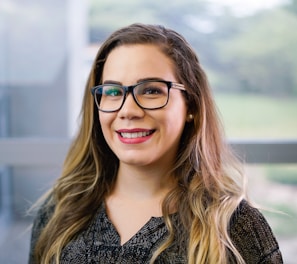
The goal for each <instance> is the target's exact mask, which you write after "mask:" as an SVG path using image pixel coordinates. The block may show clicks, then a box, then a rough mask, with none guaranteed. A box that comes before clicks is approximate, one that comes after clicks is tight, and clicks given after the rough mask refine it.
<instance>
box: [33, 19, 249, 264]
mask: <svg viewBox="0 0 297 264" xmlns="http://www.w3.org/2000/svg"><path fill="white" fill-rule="evenodd" d="M133 44H151V45H156V46H157V47H159V48H160V50H161V51H162V52H163V53H164V54H165V55H166V56H168V57H169V58H170V59H171V60H172V61H173V63H174V65H175V74H176V78H177V80H178V81H179V82H180V83H182V84H184V85H185V87H186V90H187V94H186V102H187V106H188V109H189V112H190V113H192V115H193V116H194V119H193V122H189V123H186V125H185V128H184V131H183V135H182V137H181V142H180V145H179V150H178V156H177V157H176V162H175V167H174V168H172V175H174V177H175V178H176V181H177V183H178V184H177V185H176V187H175V188H174V189H173V190H172V191H170V193H169V194H168V195H167V196H166V198H165V199H164V201H163V207H162V209H163V214H164V219H165V223H166V225H167V227H168V229H169V234H170V235H169V237H168V239H167V240H166V241H164V243H163V244H162V245H161V246H160V247H159V248H158V249H157V250H156V251H155V252H154V255H153V257H152V259H151V263H153V262H154V261H155V260H156V258H157V257H158V255H159V254H160V253H161V252H162V251H164V250H165V249H166V248H168V247H169V246H170V244H171V243H172V242H173V240H174V239H176V235H177V232H176V231H177V230H176V227H174V226H173V224H172V222H171V220H170V217H169V208H171V205H172V204H174V206H175V208H176V209H177V212H178V216H179V219H180V222H181V224H182V226H183V227H182V230H184V232H182V233H181V234H180V235H179V236H178V240H179V241H186V242H187V252H188V256H187V257H188V263H190V264H197V263H227V262H228V258H229V255H230V254H232V255H233V256H235V259H236V261H237V263H244V261H243V259H242V257H241V256H240V254H239V253H238V251H237V250H236V248H235V247H234V245H233V244H232V241H231V239H230V237H229V232H228V228H229V221H230V218H231V216H232V214H233V212H234V211H235V209H236V208H237V207H238V205H239V203H240V201H241V200H242V199H243V198H244V197H245V182H244V176H243V175H242V173H241V168H240V165H239V163H238V162H237V160H236V159H235V158H234V156H233V155H232V153H231V152H230V150H229V148H228V146H227V144H226V142H225V139H224V135H223V133H222V131H223V130H222V127H221V124H220V122H219V118H218V114H217V111H216V107H215V104H214V101H213V97H212V94H211V90H210V87H209V85H208V81H207V77H206V75H205V72H204V71H203V69H202V68H201V65H200V62H199V60H198V58H197V56H196V54H195V52H194V50H193V49H192V48H191V47H190V45H189V44H188V43H187V41H186V40H185V39H184V38H183V37H182V36H181V35H180V34H178V33H176V32H175V31H173V30H170V29H167V28H164V27H162V26H154V25H143V24H133V25H130V26H127V27H124V28H122V29H119V30H118V31H116V32H114V33H113V34H112V35H111V36H110V37H109V38H108V39H107V40H106V41H105V42H104V43H103V44H102V46H101V48H100V49H99V51H98V54H97V56H96V58H95V61H94V63H93V66H92V69H91V72H90V75H89V79H88V82H87V85H86V89H85V93H84V99H83V105H82V112H81V126H80V130H79V132H78V135H77V137H76V139H75V140H74V141H73V143H72V145H71V147H70V149H69V152H68V155H67V157H66V160H65V162H64V167H63V171H62V175H61V177H60V178H59V179H58V181H57V182H56V184H55V186H54V187H53V189H52V191H51V192H50V196H51V200H50V201H49V202H48V203H49V204H50V203H54V204H55V211H54V213H53V215H52V217H51V219H50V220H49V222H48V223H47V225H46V226H45V228H44V230H43V231H42V233H41V235H40V237H39V239H38V241H37V244H36V247H35V251H34V255H35V259H36V262H37V263H46V264H47V263H51V261H52V260H55V262H56V263H59V258H60V254H61V252H62V249H63V247H65V245H66V244H67V243H68V242H69V241H70V240H71V239H73V238H74V237H75V236H76V235H77V234H78V233H79V232H81V231H82V230H83V229H84V228H86V226H87V225H88V224H89V223H90V221H91V219H92V217H93V216H94V214H95V212H96V210H98V205H100V204H101V203H102V202H103V200H104V198H105V197H106V196H107V195H108V194H109V193H110V191H111V190H112V188H113V186H114V183H115V179H116V176H117V170H118V165H119V161H118V159H117V157H116V156H115V155H114V153H113V152H112V151H111V149H110V148H109V146H108V145H107V143H106V141H105V139H104V137H103V134H102V130H101V127H100V123H99V118H98V110H97V108H96V105H95V104H94V99H93V98H92V95H91V92H90V90H91V88H92V87H93V86H95V85H98V84H99V83H100V82H101V78H102V70H103V67H104V63H105V60H106V58H107V56H108V54H109V53H110V52H111V51H112V50H113V49H114V48H115V47H118V46H120V45H133ZM78 204H79V206H78Z"/></svg>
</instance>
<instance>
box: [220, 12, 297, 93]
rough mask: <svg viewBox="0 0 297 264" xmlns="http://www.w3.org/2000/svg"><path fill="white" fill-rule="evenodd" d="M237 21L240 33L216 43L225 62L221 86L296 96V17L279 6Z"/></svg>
mask: <svg viewBox="0 0 297 264" xmlns="http://www.w3.org/2000/svg"><path fill="white" fill-rule="evenodd" d="M239 22H240V23H239V24H240V26H241V28H242V30H241V32H240V33H239V34H235V35H234V36H232V37H231V38H229V39H224V40H221V41H220V43H219V44H218V47H219V49H220V62H221V65H226V69H225V70H224V71H223V72H224V73H225V76H226V77H225V80H223V82H222V84H221V87H220V89H222V90H233V91H234V90H235V91H242V92H257V93H266V94H274V95H297V77H296V72H297V54H296V47H297V34H296V27H297V16H296V15H295V14H293V13H290V12H288V11H287V10H284V9H281V8H278V9H274V10H271V11H265V12H262V13H259V14H257V15H255V16H252V17H247V18H244V19H241V20H240V21H239ZM223 78H224V77H223ZM225 84H228V87H224V85H225Z"/></svg>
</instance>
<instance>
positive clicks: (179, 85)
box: [171, 83, 186, 91]
mask: <svg viewBox="0 0 297 264" xmlns="http://www.w3.org/2000/svg"><path fill="white" fill-rule="evenodd" d="M171 88H174V89H178V90H181V91H186V88H185V86H184V85H183V84H181V83H172V86H171Z"/></svg>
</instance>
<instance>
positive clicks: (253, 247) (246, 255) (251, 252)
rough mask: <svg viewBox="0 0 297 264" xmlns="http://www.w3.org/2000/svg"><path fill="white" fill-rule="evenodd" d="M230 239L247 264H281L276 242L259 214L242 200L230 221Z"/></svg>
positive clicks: (281, 260)
mask: <svg viewBox="0 0 297 264" xmlns="http://www.w3.org/2000/svg"><path fill="white" fill-rule="evenodd" d="M229 232H230V237H231V240H232V241H233V243H234V245H235V247H236V248H237V250H238V251H239V253H240V254H241V256H242V257H243V259H244V260H245V261H246V263H247V264H256V263H258V264H260V263H261V264H281V263H283V259H282V255H281V252H280V249H279V245H278V242H277V240H276V238H275V236H274V234H273V232H272V230H271V228H270V226H269V224H268V223H267V221H266V219H265V218H264V216H263V215H262V214H261V212H260V211H259V210H258V209H256V208H254V207H252V206H250V205H249V204H248V202H247V201H245V200H243V201H242V202H241V203H240V205H239V207H238V208H237V210H236V211H235V212H234V214H233V216H232V218H231V221H230V230H229Z"/></svg>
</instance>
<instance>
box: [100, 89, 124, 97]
mask: <svg viewBox="0 0 297 264" xmlns="http://www.w3.org/2000/svg"><path fill="white" fill-rule="evenodd" d="M104 95H105V96H122V95H123V91H122V90H121V89H119V88H116V87H115V88H108V89H105V90H104Z"/></svg>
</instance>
